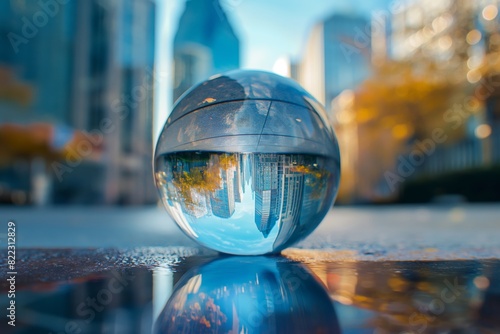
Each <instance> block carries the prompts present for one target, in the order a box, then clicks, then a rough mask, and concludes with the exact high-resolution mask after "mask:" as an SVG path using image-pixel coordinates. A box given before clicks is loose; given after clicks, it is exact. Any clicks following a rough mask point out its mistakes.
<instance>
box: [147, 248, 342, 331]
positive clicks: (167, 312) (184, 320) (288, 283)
mask: <svg viewBox="0 0 500 334" xmlns="http://www.w3.org/2000/svg"><path fill="white" fill-rule="evenodd" d="M153 332H154V333H156V334H163V333H186V334H188V333H197V334H198V333H248V334H250V333H269V334H272V333H287V334H295V333H300V334H302V333H331V334H337V333H340V332H341V331H340V327H339V323H338V319H337V316H336V313H335V309H334V306H333V302H332V300H331V299H330V297H329V296H328V293H327V292H326V291H325V289H324V288H323V287H322V285H321V284H320V283H318V281H317V280H316V279H315V278H314V277H313V276H312V275H311V274H310V273H309V271H308V270H307V269H305V268H304V267H303V266H302V265H301V264H299V263H294V262H288V261H287V260H283V259H278V258H273V257H256V258H243V259H242V258H241V257H229V258H223V259H220V260H215V261H213V262H209V263H207V264H204V265H202V266H199V267H194V268H193V269H191V270H190V271H188V272H187V273H186V274H185V275H183V276H182V277H181V279H180V280H179V282H178V283H177V284H176V285H175V287H174V288H173V291H172V295H171V296H170V298H169V300H168V302H167V303H166V305H165V307H164V308H163V310H162V311H161V313H160V314H159V316H158V318H157V319H156V321H155V326H154V331H153Z"/></svg>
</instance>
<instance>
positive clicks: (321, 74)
mask: <svg viewBox="0 0 500 334" xmlns="http://www.w3.org/2000/svg"><path fill="white" fill-rule="evenodd" d="M370 63H371V23H370V21H369V20H367V19H365V18H364V17H361V16H355V15H349V14H334V15H332V16H330V17H328V18H327V19H325V20H323V21H322V22H320V23H318V24H317V25H316V26H314V28H313V29H312V31H311V33H310V35H309V37H308V40H307V44H306V47H305V50H304V54H303V56H302V59H301V60H300V62H299V65H298V70H297V71H296V72H297V77H296V79H297V80H298V81H299V82H300V83H301V84H302V85H303V86H304V88H305V89H306V90H308V91H309V92H310V93H311V94H313V95H314V96H315V97H316V98H317V99H318V100H319V101H320V102H321V103H323V104H324V105H325V107H326V110H327V112H328V113H331V101H332V100H333V99H334V98H335V97H336V96H338V95H339V94H340V93H341V92H342V91H343V90H345V89H353V88H355V87H356V86H357V85H358V84H360V83H361V82H362V81H363V80H364V79H365V78H366V77H367V76H368V75H369V74H370ZM292 72H295V70H294V71H292Z"/></svg>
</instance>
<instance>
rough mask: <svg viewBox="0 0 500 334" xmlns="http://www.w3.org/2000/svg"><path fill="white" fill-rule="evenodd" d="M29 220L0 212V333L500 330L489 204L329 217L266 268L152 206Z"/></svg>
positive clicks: (496, 247) (50, 213) (494, 215)
mask: <svg viewBox="0 0 500 334" xmlns="http://www.w3.org/2000/svg"><path fill="white" fill-rule="evenodd" d="M36 213H37V214H33V211H32V212H26V211H16V210H5V211H4V210H2V218H3V217H4V214H6V217H15V218H16V227H17V228H18V229H17V231H16V232H17V246H18V249H17V251H16V268H15V269H16V273H17V274H16V275H15V290H16V291H15V302H16V304H15V305H16V313H15V314H16V318H15V319H16V321H15V324H16V326H15V327H12V326H10V325H8V321H9V318H7V317H6V316H7V314H8V312H10V311H9V310H7V308H8V307H9V303H10V300H12V299H13V298H9V297H8V294H9V290H10V289H11V284H10V283H11V282H9V281H7V279H8V278H9V277H10V276H9V275H7V274H6V273H7V272H8V263H7V253H6V249H5V250H0V252H2V257H1V259H0V270H1V271H2V280H1V282H0V290H1V292H0V293H1V294H0V309H1V310H4V311H2V312H4V315H1V317H2V318H3V319H4V320H2V321H1V322H0V333H54V334H55V333H58V334H59V333H152V332H153V333H370V334H371V333H375V334H381V333H397V334H403V333H404V334H408V333H500V317H499V315H500V257H499V256H498V254H499V253H500V238H498V233H497V231H498V225H499V220H498V219H499V218H498V217H499V215H498V213H500V212H499V209H497V207H496V206H461V207H399V208H381V209H373V208H356V209H353V208H339V209H335V210H333V211H332V212H330V213H329V214H328V216H327V218H326V220H325V222H324V223H323V224H322V225H321V226H320V227H319V228H318V230H317V231H316V232H315V233H314V234H313V235H311V236H310V237H309V238H307V239H306V240H304V241H302V242H301V243H300V244H298V245H297V246H296V247H294V248H289V249H286V250H285V251H283V252H282V254H281V255H280V256H271V257H236V256H222V255H219V254H217V253H215V252H212V251H209V250H207V249H204V248H200V247H198V246H196V245H195V244H194V243H193V242H191V241H190V240H189V239H187V238H186V237H184V236H183V235H182V234H180V232H179V231H178V230H176V228H175V226H173V225H172V224H171V221H169V220H168V217H167V216H166V215H165V214H164V213H163V212H161V210H158V209H153V208H151V209H140V210H129V209H127V210H123V211H109V210H106V209H96V210H92V211H88V212H80V211H78V210H75V209H72V210H70V209H67V210H38V211H36ZM40 220H43V222H44V223H43V224H40ZM106 222H107V223H106ZM37 223H38V224H37ZM4 239H5V240H6V235H5V234H4V235H0V241H2V244H4ZM50 245H52V247H51V248H46V247H48V246H50ZM54 247H55V248H54Z"/></svg>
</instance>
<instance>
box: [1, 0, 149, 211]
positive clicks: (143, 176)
mask: <svg viewBox="0 0 500 334" xmlns="http://www.w3.org/2000/svg"><path fill="white" fill-rule="evenodd" d="M0 6H1V7H2V10H0V12H1V13H0V29H1V30H2V32H5V34H4V33H2V34H1V35H2V36H1V37H0V38H1V39H0V44H1V47H0V50H1V51H0V69H1V70H2V73H4V74H3V75H4V76H8V77H9V78H10V81H11V82H13V83H15V84H16V86H18V87H19V88H18V90H20V92H21V93H17V95H16V93H13V94H12V93H11V95H14V97H15V96H21V97H22V96H26V98H25V101H23V100H22V99H21V100H20V101H19V102H18V103H12V102H11V100H12V98H11V97H12V96H11V97H9V94H8V93H6V94H0V95H1V97H0V122H2V123H7V122H8V123H14V124H23V123H25V124H26V123H33V122H44V123H48V124H51V125H52V126H53V128H54V130H53V131H54V133H55V135H54V141H56V145H57V144H58V141H61V142H64V139H67V138H66V137H71V134H72V133H74V132H75V130H80V131H83V132H85V133H87V134H88V137H87V138H89V139H88V141H90V142H93V143H94V144H95V142H98V143H99V146H100V148H99V152H97V153H99V154H95V155H92V156H94V159H87V157H86V156H84V154H80V153H78V152H76V153H75V154H73V155H72V156H71V157H70V156H66V159H65V161H60V162H59V163H60V164H59V165H52V164H51V163H50V162H46V165H45V166H42V167H41V168H38V169H39V170H41V174H43V177H44V178H45V179H46V181H45V183H47V184H50V186H49V187H46V192H47V194H46V197H48V199H47V202H53V203H78V204H84V203H88V204H91V203H92V204H102V203H107V204H117V203H123V204H143V203H152V202H154V201H155V200H156V191H155V189H154V184H153V181H152V177H151V170H150V169H149V168H144V166H150V165H151V159H152V157H151V154H152V112H153V93H154V89H153V79H154V78H153V75H152V73H153V71H154V50H155V47H154V40H155V9H156V6H155V2H154V1H152V0H125V1H118V2H117V1H112V0H99V1H98V0H78V1H69V2H67V3H59V2H57V1H53V2H43V1H40V2H35V1H10V2H8V1H7V2H2V4H1V5H0ZM0 75H2V74H0ZM23 87H24V89H25V91H26V93H23V91H22V90H21V88H23ZM9 91H10V92H12V90H9ZM18 100H19V99H18ZM59 137H61V138H59ZM90 146H91V145H90V144H88V147H90ZM90 150H92V149H90ZM35 155H36V152H35ZM63 160H64V159H63ZM19 163H20V164H23V163H28V165H29V164H30V162H26V161H20V162H19ZM68 164H69V165H68ZM12 166H13V165H11V167H12ZM8 169H9V168H7V169H2V172H0V174H2V173H3V174H5V173H9V171H8ZM11 169H12V168H11ZM19 170H20V169H19V168H17V171H19ZM22 174H23V173H21V174H19V175H18V176H17V177H20V178H22V177H24V178H32V177H33V176H34V175H32V167H28V168H27V169H26V173H24V174H26V175H24V176H23V175H22ZM0 180H1V175H0ZM11 181H12V180H7V181H5V182H7V183H9V182H11ZM0 182H1V181H0ZM12 182H13V183H15V182H14V181H12ZM7 187H9V185H8V184H7ZM25 190H28V191H29V189H25Z"/></svg>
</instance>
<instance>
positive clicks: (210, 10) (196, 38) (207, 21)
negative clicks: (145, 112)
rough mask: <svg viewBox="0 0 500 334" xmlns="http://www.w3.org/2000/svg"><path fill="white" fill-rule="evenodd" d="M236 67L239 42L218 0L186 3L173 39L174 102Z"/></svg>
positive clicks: (238, 62) (238, 63)
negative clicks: (209, 79) (194, 88)
mask: <svg viewBox="0 0 500 334" xmlns="http://www.w3.org/2000/svg"><path fill="white" fill-rule="evenodd" d="M239 67H240V42H239V39H238V36H237V35H236V33H235V31H234V29H233V27H232V25H231V23H230V21H229V19H228V17H227V15H226V13H225V11H224V9H223V7H222V6H221V4H220V2H219V0H187V1H186V5H185V8H184V12H183V13H182V16H181V18H180V20H179V25H178V28H177V32H176V34H175V38H174V70H175V72H174V90H173V100H174V101H175V100H177V99H178V98H179V97H180V96H181V95H182V94H183V93H184V92H185V91H186V90H187V89H189V88H190V87H191V86H193V85H194V84H196V83H198V82H200V81H202V80H205V79H207V78H208V77H210V76H211V75H214V74H218V73H222V72H226V71H229V70H233V69H237V68H239Z"/></svg>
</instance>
